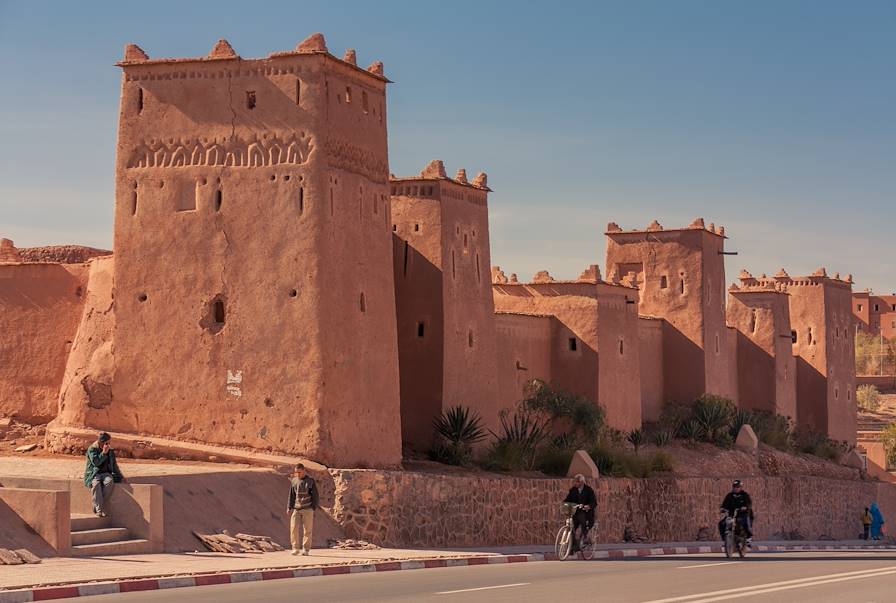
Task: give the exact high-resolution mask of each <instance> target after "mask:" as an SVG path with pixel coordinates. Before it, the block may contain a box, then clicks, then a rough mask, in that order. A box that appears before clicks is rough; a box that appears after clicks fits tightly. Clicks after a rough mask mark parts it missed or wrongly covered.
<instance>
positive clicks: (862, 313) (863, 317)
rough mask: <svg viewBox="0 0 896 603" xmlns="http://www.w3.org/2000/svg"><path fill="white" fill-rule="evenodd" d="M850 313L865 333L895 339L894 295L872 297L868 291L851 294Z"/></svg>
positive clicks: (895, 301)
mask: <svg viewBox="0 0 896 603" xmlns="http://www.w3.org/2000/svg"><path fill="white" fill-rule="evenodd" d="M852 312H853V315H854V317H855V320H856V322H857V324H858V325H859V327H860V328H861V329H862V330H863V331H865V332H866V333H872V334H878V333H879V334H882V335H883V336H884V337H886V338H888V339H892V338H894V337H896V295H874V294H873V293H870V292H868V291H857V292H855V293H853V294H852Z"/></svg>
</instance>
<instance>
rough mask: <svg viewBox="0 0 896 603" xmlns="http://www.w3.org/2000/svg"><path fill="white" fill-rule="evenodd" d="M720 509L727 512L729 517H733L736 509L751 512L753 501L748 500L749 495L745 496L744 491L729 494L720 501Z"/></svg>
mask: <svg viewBox="0 0 896 603" xmlns="http://www.w3.org/2000/svg"><path fill="white" fill-rule="evenodd" d="M721 508H722V509H724V510H726V511H728V514H729V515H733V514H734V512H735V511H737V510H738V509H743V508H747V509H750V510H752V509H753V501H752V500H751V499H750V495H749V494H747V492H746V490H741V491H740V492H729V493H728V494H726V495H725V500H723V501H722V507H721Z"/></svg>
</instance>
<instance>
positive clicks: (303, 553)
mask: <svg viewBox="0 0 896 603" xmlns="http://www.w3.org/2000/svg"><path fill="white" fill-rule="evenodd" d="M309 554H310V553H309V551H302V555H303V556H305V557H307V556H308V555H309Z"/></svg>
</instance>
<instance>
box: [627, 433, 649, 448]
mask: <svg viewBox="0 0 896 603" xmlns="http://www.w3.org/2000/svg"><path fill="white" fill-rule="evenodd" d="M625 439H626V440H628V443H629V444H631V445H632V446H633V447H634V449H635V452H638V449H639V448H641V446H643V445H644V440H645V437H644V432H643V431H641V430H640V429H633V430H631V431H630V432H628V433H627V434H626V436H625Z"/></svg>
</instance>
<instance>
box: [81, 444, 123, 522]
mask: <svg viewBox="0 0 896 603" xmlns="http://www.w3.org/2000/svg"><path fill="white" fill-rule="evenodd" d="M110 440H112V436H110V435H109V434H108V433H106V432H105V431H104V432H102V433H101V434H100V435H99V437H98V438H97V440H96V442H94V443H93V444H91V445H90V448H88V449H87V468H86V469H85V470H84V485H85V486H87V487H88V488H90V490H91V492H92V493H93V512H94V513H96V515H97V516H99V517H105V516H106V502H108V500H109V497H110V496H111V495H112V488H113V486H114V485H115V484H117V483H119V482H122V481H124V475H122V474H121V470H120V469H119V468H118V462H117V461H116V460H115V451H114V450H112V446H111V445H110V444H109V442H110Z"/></svg>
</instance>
